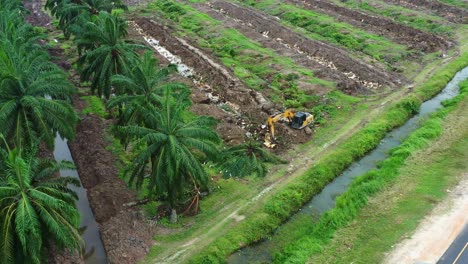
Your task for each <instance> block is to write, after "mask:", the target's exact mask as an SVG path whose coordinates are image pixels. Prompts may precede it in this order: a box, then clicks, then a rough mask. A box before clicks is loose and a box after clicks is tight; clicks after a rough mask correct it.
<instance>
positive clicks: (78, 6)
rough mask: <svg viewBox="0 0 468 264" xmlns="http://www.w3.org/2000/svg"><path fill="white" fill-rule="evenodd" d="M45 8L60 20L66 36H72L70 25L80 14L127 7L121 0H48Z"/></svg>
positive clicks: (94, 13)
mask: <svg viewBox="0 0 468 264" xmlns="http://www.w3.org/2000/svg"><path fill="white" fill-rule="evenodd" d="M45 8H46V9H49V10H50V12H51V14H52V15H53V16H55V17H56V18H57V19H58V21H59V28H60V29H62V30H63V32H64V34H65V36H66V37H67V38H68V37H69V36H70V33H71V32H70V26H71V25H73V24H74V23H75V22H77V19H78V17H79V16H80V15H83V14H86V15H88V16H89V15H97V14H99V12H100V11H106V12H108V13H111V12H112V9H114V8H121V9H127V6H125V5H124V4H123V3H122V2H121V1H109V0H47V1H46V3H45Z"/></svg>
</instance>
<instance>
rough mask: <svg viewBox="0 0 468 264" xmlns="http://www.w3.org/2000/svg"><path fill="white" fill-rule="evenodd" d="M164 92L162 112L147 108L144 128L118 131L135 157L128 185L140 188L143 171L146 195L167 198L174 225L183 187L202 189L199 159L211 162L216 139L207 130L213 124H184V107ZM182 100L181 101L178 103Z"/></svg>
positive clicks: (203, 175) (203, 177)
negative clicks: (129, 142)
mask: <svg viewBox="0 0 468 264" xmlns="http://www.w3.org/2000/svg"><path fill="white" fill-rule="evenodd" d="M168 93H169V91H167V92H166V94H165V96H164V97H163V102H162V108H161V109H160V110H159V109H157V108H156V107H154V106H148V108H147V109H146V111H145V112H144V113H145V114H144V118H145V123H144V125H141V126H140V125H132V126H125V127H121V128H120V131H121V132H122V133H125V134H127V135H128V136H129V137H131V138H134V139H135V142H134V143H135V145H134V146H135V148H134V149H135V150H138V152H137V153H136V155H135V158H134V159H133V161H132V163H131V165H130V166H129V168H128V170H127V172H130V173H131V176H130V182H132V183H136V185H137V186H140V187H141V186H142V183H143V181H144V179H145V178H146V174H148V172H147V169H148V168H149V171H150V172H149V175H148V180H149V182H148V188H149V190H150V192H152V193H155V194H159V195H167V197H168V200H169V204H170V206H171V208H172V215H171V216H172V217H171V221H176V219H177V215H176V205H177V202H178V199H179V198H180V195H181V193H182V190H183V188H184V187H185V186H192V185H195V186H194V187H195V188H199V187H203V186H206V183H207V174H206V172H205V170H204V169H203V166H202V164H201V162H200V160H201V159H214V158H215V157H216V155H217V153H218V151H217V146H216V145H217V143H218V142H219V137H218V135H217V134H216V132H215V131H214V130H213V129H212V128H211V127H210V126H211V125H213V122H214V121H213V120H212V119H208V118H206V117H196V118H194V119H193V120H190V121H187V120H186V119H185V117H186V108H187V105H186V104H184V103H182V102H181V100H180V99H179V100H172V98H170V96H168V95H167V94H168ZM182 100H183V99H182Z"/></svg>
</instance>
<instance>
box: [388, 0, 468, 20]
mask: <svg viewBox="0 0 468 264" xmlns="http://www.w3.org/2000/svg"><path fill="white" fill-rule="evenodd" d="M384 2H386V3H391V4H397V5H401V6H404V7H407V8H412V9H418V8H424V9H426V10H430V11H432V12H434V13H436V14H437V15H439V16H441V17H444V18H446V19H447V20H448V21H450V22H453V23H460V24H467V23H468V10H466V9H462V8H458V7H455V6H451V5H447V4H444V3H441V2H438V1H434V0H431V1H429V0H404V1H402V0H384Z"/></svg>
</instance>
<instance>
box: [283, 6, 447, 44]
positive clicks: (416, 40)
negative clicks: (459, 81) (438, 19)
mask: <svg viewBox="0 0 468 264" xmlns="http://www.w3.org/2000/svg"><path fill="white" fill-rule="evenodd" d="M288 2H291V3H294V4H297V5H299V6H301V7H303V8H306V9H311V10H315V11H317V12H320V13H325V14H327V15H330V16H332V17H334V18H335V19H337V20H338V21H341V22H345V23H349V24H351V25H353V26H356V27H359V28H363V29H365V30H367V31H369V32H372V33H374V34H377V35H384V36H386V37H388V38H390V39H392V40H394V41H396V42H399V43H403V44H406V45H408V46H409V47H410V48H412V49H413V48H414V49H417V50H420V51H423V52H433V51H438V50H443V51H444V50H446V49H447V47H448V46H450V45H451V43H449V42H448V41H447V40H445V39H444V38H442V37H440V36H437V35H434V34H431V33H427V32H424V31H421V30H418V29H415V28H412V27H409V26H406V25H403V24H399V23H396V22H394V21H393V20H391V19H388V18H385V17H381V16H375V15H370V14H367V13H364V12H361V11H358V10H355V9H348V8H345V7H342V6H339V5H336V4H334V3H331V2H328V1H323V0H314V1H310V0H305V1H304V0H288Z"/></svg>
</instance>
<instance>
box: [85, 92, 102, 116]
mask: <svg viewBox="0 0 468 264" xmlns="http://www.w3.org/2000/svg"><path fill="white" fill-rule="evenodd" d="M81 98H82V99H84V100H85V101H86V104H87V106H86V108H84V109H83V111H82V112H81V113H82V114H84V115H86V114H95V115H97V116H99V117H101V118H106V117H107V112H106V107H105V105H104V103H103V102H102V100H101V98H99V97H97V96H94V95H88V96H82V97H81Z"/></svg>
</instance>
